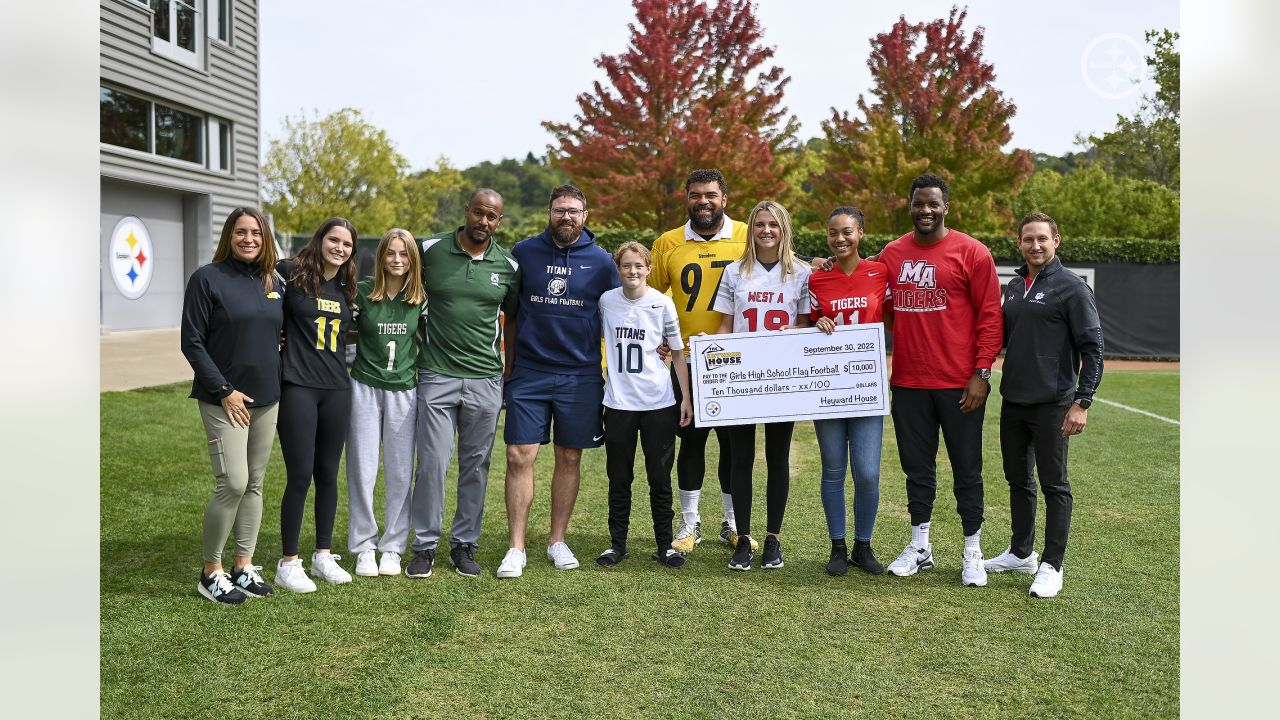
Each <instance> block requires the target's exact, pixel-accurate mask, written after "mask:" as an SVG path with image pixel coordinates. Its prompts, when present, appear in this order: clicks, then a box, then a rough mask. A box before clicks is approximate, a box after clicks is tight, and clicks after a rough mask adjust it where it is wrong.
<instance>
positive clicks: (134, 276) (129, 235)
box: [107, 215, 155, 300]
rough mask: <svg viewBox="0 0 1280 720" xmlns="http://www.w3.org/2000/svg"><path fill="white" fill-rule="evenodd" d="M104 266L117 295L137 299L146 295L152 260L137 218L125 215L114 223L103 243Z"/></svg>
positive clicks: (148, 241)
mask: <svg viewBox="0 0 1280 720" xmlns="http://www.w3.org/2000/svg"><path fill="white" fill-rule="evenodd" d="M107 266H108V267H109V268H111V279H112V280H113V281H114V282H115V285H116V289H117V290H119V291H120V294H121V295H123V296H125V297H126V298H128V299H130V300H137V299H138V298H140V297H142V296H143V295H144V294H146V292H147V287H148V286H150V285H151V275H152V271H153V270H154V268H155V260H154V259H153V258H152V254H151V234H150V233H148V232H147V226H145V225H143V224H142V221H141V220H139V219H138V218H136V217H134V216H132V215H127V216H125V217H123V218H120V222H118V223H116V226H115V229H114V230H112V231H111V243H110V244H109V245H108V246H107Z"/></svg>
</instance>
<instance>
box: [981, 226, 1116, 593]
mask: <svg viewBox="0 0 1280 720" xmlns="http://www.w3.org/2000/svg"><path fill="white" fill-rule="evenodd" d="M1061 242H1062V238H1061V237H1060V236H1059V235H1058V224H1057V223H1055V222H1054V221H1053V218H1051V217H1049V216H1048V215H1045V214H1044V213H1039V212H1033V213H1029V214H1028V215H1027V216H1026V217H1024V218H1022V222H1021V223H1020V225H1019V227H1018V248H1019V249H1020V250H1021V251H1022V257H1023V258H1025V259H1026V263H1024V264H1023V265H1022V267H1020V268H1018V269H1017V270H1016V271H1015V272H1017V274H1018V277H1015V278H1014V279H1012V280H1010V281H1009V285H1008V286H1007V287H1006V288H1005V291H1004V342H1005V348H1006V349H1005V360H1004V368H1003V373H1002V377H1001V380H1000V394H1001V396H1002V398H1003V401H1002V404H1001V406H1000V452H1001V454H1002V455H1003V456H1004V474H1005V479H1007V480H1008V481H1009V509H1010V514H1011V515H1012V525H1013V533H1012V535H1013V537H1012V539H1011V540H1010V542H1009V549H1008V550H1006V551H1005V552H1004V553H1003V554H1001V555H999V556H997V557H994V558H992V559H990V560H988V561H987V562H986V568H987V572H1009V571H1011V572H1019V573H1024V574H1027V575H1031V574H1035V576H1036V577H1035V580H1034V581H1033V582H1032V583H1031V590H1030V595H1031V596H1032V597H1041V598H1047V597H1053V596H1055V595H1057V594H1058V591H1059V590H1061V589H1062V558H1063V555H1065V554H1066V549H1067V532H1068V530H1069V528H1070V526H1071V484H1070V482H1068V480H1067V443H1068V441H1069V440H1070V438H1071V436H1072V435H1079V434H1080V433H1082V432H1084V428H1085V424H1086V422H1087V421H1088V416H1089V406H1090V405H1091V404H1092V403H1093V394H1094V393H1095V392H1096V391H1097V389H1098V383H1099V382H1101V380H1102V326H1101V323H1099V321H1098V308H1097V305H1096V303H1095V302H1094V299H1093V291H1092V290H1091V289H1090V288H1089V286H1088V285H1086V284H1085V283H1084V280H1082V279H1081V278H1080V277H1079V276H1078V275H1076V274H1075V273H1073V272H1071V271H1070V270H1067V269H1065V268H1063V267H1062V261H1061V260H1059V259H1058V258H1057V257H1055V255H1056V253H1057V249H1058V245H1059V244H1060V243H1061ZM1033 469H1038V470H1039V473H1040V487H1041V488H1043V490H1044V504H1045V516H1046V519H1045V539H1044V558H1043V561H1042V562H1040V564H1039V568H1038V569H1037V565H1036V553H1035V552H1034V551H1032V549H1031V547H1032V543H1033V541H1034V539H1035V521H1036V480H1035V475H1034V474H1033Z"/></svg>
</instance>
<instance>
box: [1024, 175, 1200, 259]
mask: <svg viewBox="0 0 1280 720" xmlns="http://www.w3.org/2000/svg"><path fill="white" fill-rule="evenodd" d="M1180 205H1181V201H1180V198H1179V194H1178V192H1177V191H1176V190H1174V189H1172V188H1169V187H1166V186H1164V185H1161V184H1159V183H1157V182H1154V181H1152V180H1135V179H1133V178H1127V177H1115V176H1112V175H1110V174H1108V173H1107V171H1106V170H1104V169H1103V168H1102V167H1100V166H1098V165H1091V166H1089V167H1085V168H1081V169H1079V170H1076V171H1074V172H1071V173H1067V174H1066V175H1063V174H1060V173H1058V172H1056V171H1054V170H1048V169H1042V170H1037V171H1036V173H1035V174H1034V175H1032V176H1031V178H1030V179H1029V180H1027V183H1026V185H1025V186H1023V188H1022V192H1020V193H1019V194H1018V195H1017V196H1016V197H1015V198H1014V199H1013V210H1014V214H1015V216H1016V217H1022V216H1023V215H1024V214H1026V213H1028V212H1032V211H1037V210H1038V211H1040V212H1044V213H1048V214H1049V215H1050V216H1052V217H1053V219H1054V220H1056V221H1057V222H1058V226H1059V227H1060V228H1061V230H1062V234H1063V236H1064V237H1068V238H1069V237H1071V236H1076V237H1135V238H1154V239H1161V240H1170V241H1177V239H1178V229H1179V223H1178V211H1179V207H1180ZM1013 229H1014V228H1012V227H1010V228H1008V229H1007V232H1009V233H1010V234H1012V233H1013Z"/></svg>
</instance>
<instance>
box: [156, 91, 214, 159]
mask: <svg viewBox="0 0 1280 720" xmlns="http://www.w3.org/2000/svg"><path fill="white" fill-rule="evenodd" d="M154 112H155V126H156V130H155V132H156V147H155V153H156V154H157V155H164V156H165V157H171V158H177V159H179V160H186V161H188V162H193V163H201V164H203V163H204V118H202V117H200V116H198V115H192V114H191V113H188V112H183V111H182V110H175V109H174V108H171V107H165V106H164V105H160V104H156V105H155V111H154Z"/></svg>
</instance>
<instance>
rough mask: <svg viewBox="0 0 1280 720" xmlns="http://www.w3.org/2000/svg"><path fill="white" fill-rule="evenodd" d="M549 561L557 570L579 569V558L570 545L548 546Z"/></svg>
mask: <svg viewBox="0 0 1280 720" xmlns="http://www.w3.org/2000/svg"><path fill="white" fill-rule="evenodd" d="M547 559H548V560H550V561H552V562H554V563H555V564H556V569H557V570H572V569H574V568H576V567H578V558H576V557H574V556H573V551H572V550H570V549H569V546H568V545H565V544H564V543H562V542H558V543H555V544H552V545H548V546H547Z"/></svg>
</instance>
